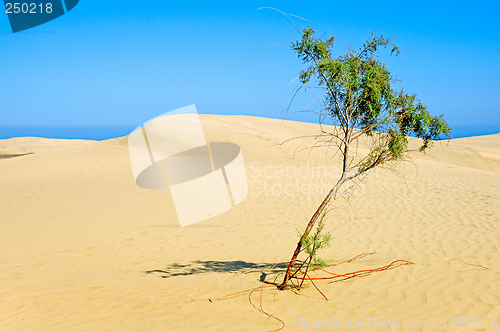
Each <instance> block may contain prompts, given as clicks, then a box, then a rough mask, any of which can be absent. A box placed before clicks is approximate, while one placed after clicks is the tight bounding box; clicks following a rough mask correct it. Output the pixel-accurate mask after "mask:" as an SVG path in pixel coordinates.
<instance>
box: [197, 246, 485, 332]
mask: <svg viewBox="0 0 500 332" xmlns="http://www.w3.org/2000/svg"><path fill="white" fill-rule="evenodd" d="M374 253H375V252H368V253H363V254H360V255H357V256H355V257H353V258H350V259H348V260H345V261H343V262H340V263H335V264H330V265H327V266H325V267H316V268H310V264H311V261H310V259H306V260H305V261H301V260H295V262H293V266H294V268H295V271H294V272H293V273H292V274H291V275H290V279H289V281H290V283H291V284H292V286H293V288H297V289H298V290H300V289H301V287H302V285H303V283H304V281H306V280H307V281H310V282H311V284H312V285H313V286H314V288H316V290H317V291H318V292H319V293H320V294H321V295H322V296H323V297H324V298H325V300H327V301H328V298H327V297H326V295H325V294H324V293H323V292H322V291H321V290H320V289H319V287H318V286H317V285H316V284H315V283H314V281H316V280H333V281H342V280H346V279H350V278H360V277H366V276H368V275H370V274H372V273H375V272H381V271H385V270H390V269H393V268H396V267H398V266H401V265H408V264H415V263H413V262H410V261H407V260H403V259H398V260H395V261H393V262H392V263H390V264H387V265H385V266H382V267H379V268H375V269H366V270H359V271H354V272H348V273H343V274H337V273H333V272H331V271H328V270H326V268H328V267H332V266H338V265H341V264H345V263H350V262H352V261H353V260H355V259H358V258H361V257H365V256H367V255H373V254H374ZM295 263H297V265H299V266H297V265H296V264H295ZM276 265H278V263H276V264H275V265H274V266H273V267H272V268H271V269H270V270H269V271H271V270H272V269H273V268H275V267H276ZM468 265H474V266H478V267H482V268H485V267H484V266H480V265H475V264H468ZM304 267H305V270H304V271H303V269H304ZM486 269H487V268H486ZM315 271H321V272H323V273H326V274H328V276H324V277H311V276H310V273H311V272H315ZM266 278H267V274H265V277H264V279H263V280H262V282H261V285H260V286H259V287H254V288H250V289H247V290H244V291H240V292H236V293H231V294H227V295H223V296H219V297H215V298H209V299H208V300H205V301H201V302H207V301H209V302H211V303H212V302H214V301H216V300H222V299H225V298H228V297H231V296H236V295H241V294H244V293H248V292H250V294H249V296H248V298H249V301H250V303H251V304H252V306H253V307H254V308H255V309H257V310H259V311H260V312H261V313H263V314H265V315H266V316H267V317H268V319H269V318H273V319H275V320H277V321H278V322H280V323H281V325H282V326H281V327H280V328H278V329H275V330H272V331H268V332H276V331H280V330H282V329H283V328H284V327H285V322H283V321H282V320H281V319H280V318H279V317H277V316H275V315H273V314H270V313H268V312H266V311H264V309H263V306H262V294H263V290H264V288H275V287H278V289H280V288H279V287H280V285H276V284H273V285H267V286H264V283H265V281H266ZM294 279H295V280H296V282H297V284H295V283H294V282H293V280H294ZM336 279H339V280H336ZM256 290H260V306H259V308H257V307H256V306H255V305H254V304H253V302H252V299H251V296H252V294H253V293H254V292H255V291H256ZM201 302H196V303H201Z"/></svg>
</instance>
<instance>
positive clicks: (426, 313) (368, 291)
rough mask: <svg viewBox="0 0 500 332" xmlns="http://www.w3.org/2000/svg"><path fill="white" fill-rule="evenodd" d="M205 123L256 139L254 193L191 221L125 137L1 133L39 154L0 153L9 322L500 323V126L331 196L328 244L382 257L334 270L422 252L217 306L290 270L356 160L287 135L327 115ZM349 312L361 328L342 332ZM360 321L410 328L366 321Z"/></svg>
mask: <svg viewBox="0 0 500 332" xmlns="http://www.w3.org/2000/svg"><path fill="white" fill-rule="evenodd" d="M201 119H202V124H203V128H204V130H205V134H206V137H207V139H208V140H209V141H211V142H215V141H223V142H233V143H236V144H238V145H239V146H240V147H241V150H242V154H243V158H244V161H245V166H246V172H247V180H248V185H249V193H248V196H247V197H246V198H245V200H244V201H243V202H242V203H240V204H239V205H237V206H236V207H235V208H233V209H232V210H230V211H228V212H226V213H224V214H222V215H219V216H217V217H214V218H211V219H209V220H206V221H203V222H200V223H197V224H194V225H191V226H187V227H182V228H181V227H180V226H179V222H178V220H177V215H176V212H175V208H174V204H173V202H172V197H171V195H170V192H169V190H168V189H167V190H148V189H142V188H139V187H138V186H136V185H135V182H134V178H133V175H132V170H131V166H130V160H129V154H128V146H127V138H126V137H124V138H119V139H111V140H106V141H101V142H95V141H73V140H47V139H37V138H17V139H10V140H1V141H0V151H3V152H0V154H2V153H3V154H8V153H10V154H20V153H28V152H34V154H30V155H26V156H21V157H15V158H9V159H0V227H1V231H0V331H2V332H10V331H271V330H274V329H278V328H280V327H281V326H282V323H280V321H279V320H281V321H283V322H284V329H283V331H304V330H315V331H316V330H321V329H317V328H316V329H314V328H311V329H308V328H307V327H314V326H321V324H323V327H324V330H345V331H369V330H373V331H375V330H377V331H378V330H383V331H400V330H402V329H401V328H399V329H398V328H395V327H394V324H395V322H396V321H397V322H398V323H399V324H401V325H403V324H405V323H406V324H410V325H412V326H415V328H412V329H407V330H412V331H460V330H467V331H473V330H477V329H475V328H470V329H460V328H455V329H454V328H453V327H460V318H465V320H464V322H466V323H467V324H469V326H477V324H479V323H481V324H482V325H481V326H482V327H486V320H487V319H488V324H489V328H488V329H484V330H487V331H493V330H495V329H494V328H493V324H494V322H495V321H497V322H498V320H500V252H499V248H500V135H491V136H483V137H472V138H463V139H456V140H451V141H450V142H441V143H436V144H435V146H434V148H433V149H432V150H431V151H430V152H429V153H427V154H425V155H424V154H417V153H412V156H413V163H405V164H401V165H400V166H398V168H397V171H399V172H402V173H403V174H404V175H405V177H404V178H401V177H398V176H397V175H396V174H395V173H394V172H392V171H390V170H387V169H385V170H384V169H381V170H378V171H374V172H373V173H371V174H370V175H369V176H368V177H367V178H366V181H365V182H363V183H362V184H361V185H360V186H358V187H353V188H352V189H350V190H349V191H345V192H344V196H345V197H347V194H348V193H350V195H349V196H348V197H349V200H348V201H346V200H345V199H343V198H342V197H340V198H339V199H338V200H336V201H335V202H333V203H332V204H331V206H330V207H331V211H330V213H329V214H328V215H327V226H326V228H325V230H327V231H329V232H330V233H331V234H332V237H333V239H332V243H331V244H332V245H331V247H330V248H327V249H324V250H323V251H321V252H320V253H319V254H320V256H321V257H322V258H324V259H327V260H330V261H331V262H332V263H338V262H342V261H344V260H347V259H349V258H351V257H354V256H356V255H359V254H362V253H368V252H375V253H374V254H372V255H368V256H365V257H361V258H359V259H356V260H353V261H351V262H350V263H344V264H341V265H338V266H336V267H332V268H330V271H331V272H333V273H338V274H341V273H347V272H350V271H356V270H363V269H374V268H377V267H381V266H384V265H387V264H389V263H391V262H392V261H395V260H407V261H411V262H413V263H414V265H400V266H398V267H397V268H393V269H389V270H385V271H382V272H376V273H373V274H371V275H368V276H365V277H362V278H353V279H347V280H337V281H335V282H332V280H330V281H328V280H320V281H316V282H315V284H316V286H317V287H318V288H319V289H320V290H321V291H322V292H323V293H324V294H325V296H326V297H327V298H328V299H329V300H328V301H326V300H325V299H324V298H323V296H322V295H321V294H320V293H319V292H318V291H317V290H316V289H315V287H314V286H313V285H312V284H311V283H306V285H305V287H304V288H303V289H302V290H301V291H300V292H297V291H292V290H288V291H278V290H277V289H275V288H272V287H269V288H265V289H263V290H262V292H261V291H260V290H256V291H254V292H252V293H250V292H246V293H243V294H240V295H236V296H232V297H228V298H223V299H220V300H213V301H212V302H209V301H208V300H207V299H209V298H212V299H215V298H217V297H219V296H223V295H226V294H231V293H236V292H239V291H244V290H247V289H250V288H254V287H259V286H260V285H261V280H262V279H264V274H263V273H265V274H267V277H266V281H268V282H271V283H272V282H273V280H274V279H275V278H276V277H277V276H278V273H279V272H283V268H284V267H283V264H279V265H278V266H277V267H275V268H274V269H273V270H272V271H271V272H269V269H270V268H271V267H272V266H273V265H274V264H275V263H279V262H283V261H286V260H288V259H289V258H290V256H291V255H292V253H293V251H294V249H295V246H296V243H297V240H298V237H297V231H296V228H297V227H299V228H304V227H305V226H306V224H307V219H308V218H310V217H311V215H312V214H313V213H314V211H315V209H316V207H317V206H318V205H319V204H320V203H321V201H322V199H323V197H324V195H326V193H327V190H328V189H329V187H330V186H331V185H333V184H335V182H336V180H337V177H338V176H339V166H340V165H339V163H338V158H337V157H335V158H332V155H333V154H332V153H327V151H326V148H325V147H321V148H316V149H312V150H311V149H307V147H309V146H310V145H311V144H310V143H311V141H310V140H308V141H305V140H304V139H298V140H293V141H290V142H288V143H286V144H282V145H280V144H279V143H282V142H284V141H285V140H287V139H290V138H292V137H296V136H302V135H304V136H305V135H311V134H315V133H317V132H318V126H317V125H315V124H306V123H300V122H291V121H281V120H273V119H264V118H256V117H248V116H216V115H205V116H202V117H201ZM304 148H306V149H304ZM363 151H366V146H365V145H363V144H360V146H358V152H363ZM330 152H331V151H330ZM344 190H347V187H345V188H344ZM280 278H281V277H278V279H277V281H279V280H280ZM265 285H269V284H265ZM261 305H262V308H263V310H264V311H265V312H267V313H269V314H272V315H273V316H275V317H277V318H278V319H279V320H278V319H275V318H273V317H268V316H266V315H265V314H263V313H262V312H260V311H259V310H258V309H260V308H261ZM454 318H457V321H454ZM445 319H446V327H444V325H443V323H444V320H445ZM481 319H482V321H481ZM339 320H340V324H346V322H350V323H349V324H350V325H351V328H349V329H338V328H337V329H332V328H333V327H335V326H337V325H336V324H339ZM358 320H359V321H360V322H363V323H366V322H370V320H372V321H373V320H377V321H379V322H380V324H381V325H383V324H384V322H385V323H386V324H389V321H390V324H392V325H391V326H393V328H390V326H388V327H387V328H383V326H380V328H378V327H377V325H375V328H374V325H373V324H374V323H372V324H368V325H366V328H361V326H358V325H357V324H358ZM427 321H428V322H429V324H430V327H429V328H426V327H425V326H423V327H422V324H426V323H425V322H427ZM315 322H318V323H315ZM408 322H409V323H408ZM438 322H439V324H441V325H440V326H441V327H442V328H438V327H437V326H436V324H437V323H438ZM315 324H319V325H315ZM326 324H328V326H329V328H328V329H327V328H326V326H327V325H326ZM375 324H376V323H375ZM414 324H416V325H414ZM470 324H472V325H470ZM499 324H500V323H499ZM344 326H345V325H344ZM364 326H365V325H363V327H364ZM438 326H439V325H438ZM497 330H500V326H498V328H497Z"/></svg>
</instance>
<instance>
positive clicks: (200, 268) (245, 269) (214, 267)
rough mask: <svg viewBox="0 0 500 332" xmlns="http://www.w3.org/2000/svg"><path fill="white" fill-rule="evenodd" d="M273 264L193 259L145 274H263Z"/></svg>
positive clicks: (281, 265) (279, 266) (280, 270)
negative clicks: (189, 261)
mask: <svg viewBox="0 0 500 332" xmlns="http://www.w3.org/2000/svg"><path fill="white" fill-rule="evenodd" d="M273 266H274V264H271V263H249V262H243V261H229V262H220V261H193V262H191V263H188V264H179V263H173V264H170V265H168V266H167V267H165V268H164V269H161V270H150V271H146V274H160V275H161V277H162V278H171V277H179V276H187V275H193V274H201V273H210V272H218V273H252V272H258V273H262V274H263V275H265V274H266V272H268V271H269V270H270V269H271V268H272V267H273ZM286 268H287V264H286V263H279V264H277V265H276V266H274V268H273V270H272V271H273V273H283V272H285V271H286Z"/></svg>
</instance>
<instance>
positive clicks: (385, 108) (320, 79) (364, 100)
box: [291, 27, 451, 168]
mask: <svg viewBox="0 0 500 332" xmlns="http://www.w3.org/2000/svg"><path fill="white" fill-rule="evenodd" d="M334 40H335V38H334V37H333V36H332V37H329V38H326V39H323V40H322V39H320V38H317V37H316V36H315V31H314V30H313V29H312V28H310V27H307V28H305V29H303V30H302V33H301V38H300V39H299V40H296V41H295V42H292V44H291V47H292V49H293V51H294V52H295V53H297V55H298V57H299V58H300V59H301V60H302V62H303V63H304V64H306V65H308V66H307V67H306V68H305V69H304V70H302V71H301V73H300V76H299V78H300V81H301V82H302V84H303V87H304V88H306V89H307V88H320V89H322V90H323V91H324V95H323V98H322V101H321V102H322V105H321V112H322V114H325V115H327V116H328V117H329V118H330V119H331V120H332V121H333V124H334V125H337V126H341V127H343V129H344V132H345V142H344V144H345V143H347V144H349V143H350V142H351V141H352V139H354V138H357V137H358V135H357V134H356V133H355V131H354V129H358V130H361V133H362V134H366V135H369V136H371V135H374V134H375V133H378V134H385V136H386V138H385V139H381V140H378V142H379V143H383V146H374V150H373V151H371V154H372V156H369V159H370V160H372V161H376V158H375V159H374V156H373V154H375V153H376V152H378V153H379V155H378V156H379V157H381V160H383V161H384V162H387V161H397V160H402V159H403V156H404V154H405V153H406V152H408V140H407V139H406V138H405V136H414V137H418V138H421V139H422V145H421V147H420V149H419V151H421V152H422V151H424V150H426V149H428V148H430V147H431V146H432V140H435V139H441V138H451V128H450V127H449V126H448V124H447V123H446V121H445V120H444V118H443V116H442V115H441V116H432V115H430V113H429V112H428V111H427V107H426V106H425V105H424V104H422V103H421V102H420V101H419V100H418V99H417V98H416V96H415V95H412V94H407V93H405V92H404V90H400V91H397V90H395V89H394V88H393V86H392V85H393V84H394V83H395V82H396V80H395V79H394V78H393V77H392V76H391V74H390V72H389V70H388V69H387V68H386V66H385V64H383V63H382V62H381V61H380V60H379V57H378V52H379V50H380V49H381V48H387V47H390V49H391V54H395V55H396V56H397V55H399V54H400V51H399V49H398V47H397V46H396V45H394V44H393V43H392V39H390V38H385V37H383V36H375V35H373V34H372V36H371V38H369V39H368V40H367V41H366V42H365V43H364V44H363V47H362V48H360V49H359V50H355V49H351V50H350V51H349V52H348V53H347V54H345V55H341V56H337V57H334V56H333V55H332V51H333V44H334ZM313 81H314V82H316V83H317V85H316V86H314V85H311V84H312V83H313ZM353 137H354V138H353ZM366 161H367V160H365V161H364V163H365V164H366ZM370 165H372V164H370ZM370 165H368V166H367V165H365V166H367V167H365V168H369V166H370ZM374 166H376V165H374Z"/></svg>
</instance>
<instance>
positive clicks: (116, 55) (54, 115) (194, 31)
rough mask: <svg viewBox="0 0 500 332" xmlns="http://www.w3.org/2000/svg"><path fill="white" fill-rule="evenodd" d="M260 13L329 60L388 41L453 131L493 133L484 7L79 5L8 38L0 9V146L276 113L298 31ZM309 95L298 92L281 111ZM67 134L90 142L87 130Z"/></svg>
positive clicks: (492, 56)
mask: <svg viewBox="0 0 500 332" xmlns="http://www.w3.org/2000/svg"><path fill="white" fill-rule="evenodd" d="M262 6H270V7H275V8H278V9H280V10H282V11H284V12H286V13H289V14H295V15H298V16H301V17H304V18H307V19H308V20H309V22H310V24H311V26H312V27H313V28H315V30H316V31H318V32H320V33H326V35H331V34H333V35H335V36H336V47H335V52H336V53H337V54H342V53H343V52H345V51H346V50H347V47H348V44H351V45H352V46H354V47H359V46H361V44H362V43H363V41H364V40H365V39H366V38H367V37H369V36H370V34H371V31H374V32H375V33H376V34H383V35H384V36H386V37H394V42H395V43H396V44H397V45H398V46H399V47H400V48H401V51H402V54H401V55H400V56H399V57H397V58H391V57H389V54H388V52H386V53H382V54H383V60H385V61H386V63H387V65H388V68H389V70H391V72H392V73H394V74H396V75H397V77H398V79H400V80H401V81H402V86H404V88H405V89H406V90H407V91H408V92H413V93H416V94H417V95H418V97H419V98H420V99H421V100H422V101H423V102H424V103H425V104H427V105H428V107H429V110H430V111H431V112H432V113H434V114H444V115H445V118H446V119H447V120H448V122H449V123H450V125H451V126H452V127H453V128H454V129H455V132H454V136H455V137H460V136H465V135H469V134H470V135H477V134H489V133H494V132H500V115H499V114H500V106H499V105H500V63H499V60H500V28H499V24H498V16H499V14H500V4H499V3H498V2H496V1H477V2H473V3H472V2H460V1H454V2H451V1H418V2H416V1H415V2H412V3H410V2H402V1H357V2H356V4H353V2H347V1H342V2H341V1H310V2H307V3H306V2H305V1H300V2H299V1H297V2H293V1H286V2H285V1H281V2H280V1H267V0H262V1H248V2H240V1H233V2H209V1H203V2H175V3H174V2H169V1H164V0H162V1H156V0H155V1H125V0H123V1H96V0H80V3H79V4H78V5H77V6H76V7H75V8H74V9H73V10H72V11H71V12H69V13H67V14H66V15H63V16H62V17H60V18H58V19H56V20H54V21H52V22H49V23H47V24H44V25H42V26H39V27H36V28H34V29H31V30H27V31H25V32H20V33H16V34H13V33H12V32H11V30H10V25H9V21H8V17H7V15H6V14H5V13H3V14H0V54H1V56H2V61H1V63H0V138H5V137H7V136H9V135H10V136H16V133H17V134H18V135H24V134H26V129H25V130H24V131H23V130H21V129H19V127H36V128H39V129H38V132H40V128H47V129H46V131H45V132H47V133H49V134H47V135H48V136H50V128H74V127H83V128H94V130H95V128H102V130H101V132H100V134H99V135H104V136H106V135H108V136H118V135H120V134H122V135H125V134H127V133H128V132H127V130H130V131H131V130H133V129H134V128H135V127H136V126H137V125H139V124H141V123H142V122H145V121H147V120H149V119H151V118H154V117H156V116H158V115H160V114H162V113H164V112H168V111H171V110H174V109H176V108H179V107H183V106H186V105H190V104H196V106H197V109H198V112H199V113H202V114H203V113H210V114H239V115H253V116H263V117H274V118H283V117H284V113H283V110H284V108H285V107H286V102H287V101H288V100H289V95H285V98H284V102H283V103H282V104H280V105H279V106H278V108H277V109H276V110H275V111H274V112H273V109H274V107H275V105H276V103H277V101H278V100H279V98H280V96H281V94H282V93H283V91H284V89H285V88H286V86H287V85H288V83H289V82H290V81H291V80H292V79H294V78H295V77H296V76H297V75H298V72H299V71H300V69H301V68H302V64H301V63H300V61H299V59H298V58H296V56H295V55H294V54H293V52H292V51H291V50H290V48H289V46H287V45H288V44H289V43H290V42H291V41H293V40H294V39H295V38H297V36H298V34H297V31H295V30H294V28H293V26H291V25H290V23H289V22H288V21H287V19H286V18H285V17H284V16H283V15H281V14H279V13H277V12H275V11H271V10H259V11H258V10H257V8H259V7H262ZM276 44H286V45H284V46H283V45H276ZM271 45H276V46H271ZM310 99H311V97H310V96H308V95H300V97H299V98H298V99H297V102H296V103H294V104H293V107H292V111H299V110H301V109H302V108H304V106H305V105H306V104H307V102H308V101H309V100H310ZM287 118H288V119H293V120H301V121H310V122H314V121H315V120H316V117H315V116H314V115H312V114H307V113H295V112H292V113H289V114H288V116H287ZM9 127H10V129H9ZM111 127H116V128H120V129H119V130H115V131H114V132H113V133H111V132H112V131H110V129H109V128H111ZM13 128H17V129H13ZM106 128H108V129H106ZM2 130H3V133H2ZM16 130H17V131H16ZM28 131H29V130H28ZM42 131H43V130H42ZM38 132H37V133H38ZM66 132H67V130H66ZM43 135H44V134H40V136H43ZM60 135H62V134H60ZM68 135H69V134H68ZM54 136H56V134H54ZM69 136H71V135H69ZM69 136H68V137H69ZM78 136H79V137H81V138H91V137H84V136H86V134H85V130H83V131H81V133H80V134H78ZM87 136H89V135H87ZM71 138H75V137H71ZM101 138H105V137H101Z"/></svg>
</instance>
